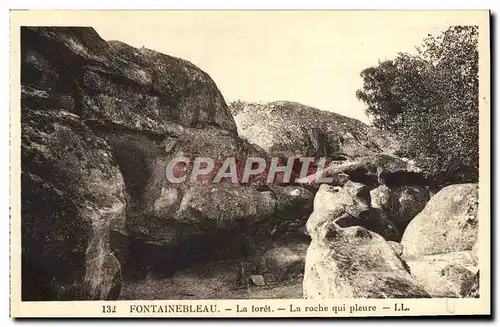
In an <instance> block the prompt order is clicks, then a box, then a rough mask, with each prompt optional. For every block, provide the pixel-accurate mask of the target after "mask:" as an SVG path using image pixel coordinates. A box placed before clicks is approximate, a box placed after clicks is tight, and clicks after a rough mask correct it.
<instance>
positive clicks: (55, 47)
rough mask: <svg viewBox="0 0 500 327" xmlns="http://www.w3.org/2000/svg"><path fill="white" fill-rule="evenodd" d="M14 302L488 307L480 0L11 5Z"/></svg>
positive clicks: (175, 307) (331, 311) (327, 310)
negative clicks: (469, 3)
mask: <svg viewBox="0 0 500 327" xmlns="http://www.w3.org/2000/svg"><path fill="white" fill-rule="evenodd" d="M10 16H11V26H10V28H11V58H10V60H11V108H10V112H11V131H10V134H11V190H12V192H11V217H10V219H11V263H10V269H11V316H12V317H16V318H22V317H109V318H116V317H155V318H161V317H164V318H169V317H203V318H211V317H233V318H234V317H242V318H243V317H245V318H251V317H324V318H335V317H359V316H364V317H372V316H375V317H384V316H438V315H448V316H454V315H471V316H472V315H483V316H484V315H490V314H491V292H490V285H491V277H492V276H491V274H490V273H491V270H490V248H491V243H490V242H491V240H490V219H491V217H490V48H489V47H490V34H489V33H490V23H489V22H490V12H489V11H487V10H483V11H369V10H367V11H334V10H329V11H327V10H325V11H298V10H297V11H294V10H288V11H30V10H25V11H11V14H10Z"/></svg>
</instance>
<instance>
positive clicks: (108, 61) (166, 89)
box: [21, 27, 312, 300]
mask: <svg viewBox="0 0 500 327" xmlns="http://www.w3.org/2000/svg"><path fill="white" fill-rule="evenodd" d="M21 40H22V42H21V99H22V112H21V115H22V119H23V120H22V124H23V139H22V158H23V159H22V171H23V175H22V176H23V186H22V187H23V212H22V225H23V245H22V247H23V291H24V294H23V296H24V298H25V299H27V300H30V299H45V300H53V299H60V298H65V299H77V298H79V299H108V298H116V297H117V293H119V288H120V282H121V278H122V277H121V274H122V270H123V266H124V265H125V264H126V265H127V266H130V267H132V268H131V269H132V270H136V269H141V267H137V264H139V265H142V264H143V263H144V262H142V261H141V260H142V259H144V258H143V257H146V259H147V257H150V258H149V259H151V260H152V261H153V262H148V263H147V265H153V266H155V265H160V266H163V268H164V266H168V265H169V264H170V263H171V262H174V261H175V260H185V259H186V257H190V258H191V257H192V254H193V253H192V252H193V251H194V252H197V251H200V250H205V249H207V248H211V247H214V246H220V247H222V248H228V247H230V245H229V243H231V242H233V240H234V239H238V238H239V237H241V238H242V239H243V240H246V239H247V236H246V234H248V231H247V230H246V229H247V228H248V227H249V226H248V225H252V224H253V223H254V222H257V221H261V220H263V219H266V218H267V217H269V216H271V215H272V214H273V212H276V216H277V217H278V218H280V219H284V218H290V217H293V215H294V214H296V215H297V216H296V217H299V216H302V215H304V210H303V209H302V208H306V209H305V211H307V208H308V207H309V208H310V206H311V205H310V203H311V202H312V198H311V197H312V196H311V195H310V194H309V195H308V192H307V191H304V190H299V192H298V193H297V192H296V190H292V189H284V188H280V187H275V188H272V189H269V188H267V189H265V188H264V189H260V188H257V187H255V186H251V185H245V186H235V185H217V186H207V185H206V184H207V183H208V181H209V180H210V177H213V175H214V172H215V171H217V170H218V168H220V167H221V165H222V163H223V161H224V159H226V158H227V157H231V156H236V157H238V158H239V159H238V160H240V161H241V160H244V159H245V157H247V156H259V157H264V156H265V152H264V151H263V150H262V149H261V148H259V147H258V146H255V145H252V144H250V143H249V142H248V141H245V140H242V139H240V138H239V137H238V134H237V130H236V125H235V122H234V119H233V117H232V116H231V113H230V111H229V109H228V107H227V105H226V103H225V101H224V98H223V97H222V95H221V93H220V91H219V90H218V89H217V86H216V85H215V83H214V81H213V80H212V79H211V78H210V76H208V75H207V74H206V73H205V72H203V71H202V70H200V69H199V68H197V67H196V66H194V65H193V64H191V63H189V62H187V61H185V60H182V59H179V58H174V57H171V56H168V55H164V54H161V53H158V52H155V51H152V50H149V49H144V48H142V49H136V48H134V47H131V46H128V45H126V44H123V43H121V42H118V41H109V42H107V41H105V40H103V39H102V38H100V37H99V35H98V34H97V33H96V32H95V31H94V30H93V29H92V28H66V27H23V28H22V29H21ZM177 156H186V157H188V158H189V159H191V160H192V159H194V158H195V157H197V156H206V157H210V158H213V159H214V160H215V167H214V169H213V171H212V172H210V173H209V174H207V175H206V176H205V178H204V179H201V180H196V181H190V180H189V179H188V180H187V181H186V182H184V183H179V184H177V183H172V182H170V181H168V180H167V179H166V175H165V171H166V165H167V163H168V162H169V160H171V159H172V158H174V157H177ZM226 184H230V182H229V183H226ZM255 184H259V181H256V182H255ZM308 196H309V198H308ZM308 201H309V202H308ZM296 209H299V210H296ZM309 210H310V209H309ZM309 212H310V211H309ZM309 212H307V214H308V213H309ZM125 217H126V220H125ZM191 237H192V238H191ZM127 242H128V243H127ZM186 242H187V243H186ZM127 244H128V245H127ZM172 245H173V246H174V248H173V249H170V250H169V251H165V248H164V247H165V246H172ZM186 245H189V246H186ZM188 248H189V249H192V252H191V253H187V254H186V251H187V250H186V249H188ZM127 249H128V251H127ZM172 251H173V252H174V254H175V255H174V257H175V258H172V257H171V256H172ZM190 251H191V250H190ZM188 252H189V251H188ZM137 260H139V263H137V262H135V261H137ZM151 260H150V261H151ZM158 261H160V262H161V263H160V264H158ZM61 266H63V267H64V268H56V267H61ZM120 266H121V267H120ZM127 271H128V269H127ZM37 276H38V277H37ZM36 278H38V279H36Z"/></svg>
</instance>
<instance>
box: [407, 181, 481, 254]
mask: <svg viewBox="0 0 500 327" xmlns="http://www.w3.org/2000/svg"><path fill="white" fill-rule="evenodd" d="M477 228H478V185H477V184H457V185H450V186H447V187H445V188H443V189H442V190H441V191H439V192H438V193H437V194H436V195H434V196H433V197H432V198H431V199H430V201H429V202H428V203H427V205H426V206H425V208H424V210H422V211H421V212H420V213H419V214H418V215H417V216H416V217H415V218H413V220H412V221H411V222H410V224H409V225H408V227H407V228H406V230H405V232H404V234H403V238H402V241H401V243H402V244H403V247H404V255H405V256H406V257H416V256H422V255H431V254H438V253H448V252H455V251H464V250H471V249H472V247H473V245H474V242H475V241H476V238H477Z"/></svg>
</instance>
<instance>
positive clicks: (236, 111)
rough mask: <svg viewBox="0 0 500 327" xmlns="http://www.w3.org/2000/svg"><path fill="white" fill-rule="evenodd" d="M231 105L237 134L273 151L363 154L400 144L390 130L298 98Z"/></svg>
mask: <svg viewBox="0 0 500 327" xmlns="http://www.w3.org/2000/svg"><path fill="white" fill-rule="evenodd" d="M230 108H231V111H232V113H233V115H234V119H235V122H236V125H237V128H238V134H239V135H240V136H242V137H244V138H246V139H247V140H249V141H250V142H251V143H254V144H257V145H258V146H260V147H262V148H263V149H264V150H266V151H267V152H268V153H271V154H273V155H282V156H294V155H300V156H305V157H307V156H313V157H315V156H326V157H338V156H344V155H347V156H362V155H368V154H373V153H379V152H384V151H386V152H393V151H394V150H396V149H397V148H398V145H397V142H396V141H395V140H394V138H393V137H392V136H391V135H390V134H389V133H385V132H382V131H379V130H376V129H375V128H372V127H369V126H367V125H365V124H363V123H362V122H360V121H358V120H356V119H352V118H348V117H344V116H341V115H338V114H335V113H333V112H328V111H323V110H318V109H315V108H312V107H308V106H305V105H302V104H300V103H296V102H286V101H278V102H270V103H263V104H260V103H244V102H237V103H233V104H231V105H230Z"/></svg>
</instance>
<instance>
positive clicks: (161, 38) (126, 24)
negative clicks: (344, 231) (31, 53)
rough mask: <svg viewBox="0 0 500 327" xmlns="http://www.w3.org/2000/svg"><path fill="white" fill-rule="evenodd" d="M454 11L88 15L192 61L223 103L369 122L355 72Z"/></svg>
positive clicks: (438, 26) (119, 34)
mask: <svg viewBox="0 0 500 327" xmlns="http://www.w3.org/2000/svg"><path fill="white" fill-rule="evenodd" d="M459 16H460V15H459V14H457V12H432V11H427V12H397V11H393V12H373V11H371V12H369V11H356V12H352V11H351V12H349V11H307V12H304V11H281V12H272V11H236V12H235V11H232V12H230V11H219V12H204V11H173V12H154V11H144V12H134V13H132V12H121V13H112V14H109V15H108V16H106V19H100V20H97V19H96V20H92V26H93V27H94V28H95V29H96V31H97V32H98V33H99V34H100V35H101V37H102V38H103V39H105V40H120V41H123V42H125V43H128V44H130V45H132V46H135V47H142V46H144V47H146V48H149V49H153V50H157V51H159V52H163V53H166V54H169V55H172V56H176V57H180V58H183V59H186V60H189V61H191V62H192V63H193V64H195V65H197V66H198V67H200V68H201V69H202V70H204V71H205V72H207V73H208V74H209V75H210V76H211V77H212V79H213V80H214V81H215V83H216V84H217V86H218V88H219V89H220V90H221V92H222V94H223V96H224V98H225V99H226V101H227V102H230V101H233V100H237V99H240V100H243V101H250V102H267V101H280V100H287V101H295V102H300V103H303V104H306V105H309V106H312V107H316V108H318V109H323V110H328V111H332V112H336V113H339V114H342V115H345V116H349V117H353V118H357V119H360V120H361V121H364V122H369V120H368V118H367V117H366V115H365V113H364V108H365V105H364V104H363V103H362V102H360V101H359V100H357V98H356V95H355V93H356V90H357V89H359V88H361V86H362V79H361V77H360V72H361V71H362V70H363V69H365V68H367V67H370V66H373V65H376V64H377V63H378V61H379V60H385V59H391V58H394V57H395V56H397V54H398V52H414V51H415V46H417V45H419V44H420V43H421V41H422V40H423V38H424V37H426V36H427V35H428V34H429V33H431V34H436V33H439V32H440V31H442V30H444V29H446V28H447V27H448V26H450V25H452V24H454V23H455V20H456V19H457V17H459Z"/></svg>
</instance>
